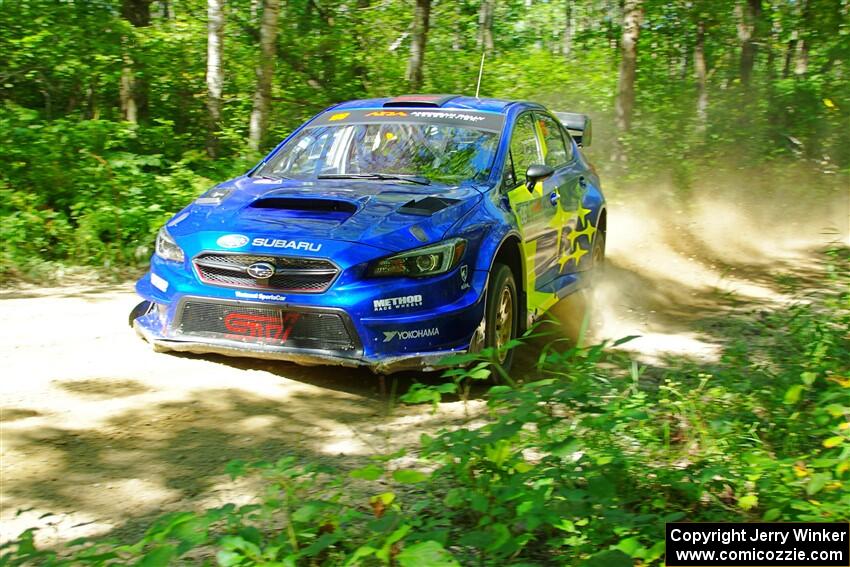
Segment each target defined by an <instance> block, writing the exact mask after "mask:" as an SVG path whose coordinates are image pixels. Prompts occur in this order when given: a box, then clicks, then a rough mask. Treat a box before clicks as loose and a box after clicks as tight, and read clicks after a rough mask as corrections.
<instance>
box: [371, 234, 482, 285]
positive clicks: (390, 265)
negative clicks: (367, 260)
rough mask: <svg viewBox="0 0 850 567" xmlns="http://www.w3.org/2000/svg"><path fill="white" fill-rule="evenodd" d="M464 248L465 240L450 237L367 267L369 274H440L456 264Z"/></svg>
mask: <svg viewBox="0 0 850 567" xmlns="http://www.w3.org/2000/svg"><path fill="white" fill-rule="evenodd" d="M464 250H466V240H464V239H462V238H452V239H451V240H446V241H445V242H441V243H440V244H434V245H431V246H425V247H424V248H417V249H415V250H410V251H409V252H402V253H401V254H396V255H394V256H389V257H387V258H383V259H381V260H378V261H377V262H374V263H373V264H372V265H371V266H370V267H369V275H370V276H410V277H417V276H433V275H436V274H442V273H445V272H448V271H449V270H451V269H452V268H454V267H455V266H457V263H458V262H459V261H460V258H461V256H463V252H464Z"/></svg>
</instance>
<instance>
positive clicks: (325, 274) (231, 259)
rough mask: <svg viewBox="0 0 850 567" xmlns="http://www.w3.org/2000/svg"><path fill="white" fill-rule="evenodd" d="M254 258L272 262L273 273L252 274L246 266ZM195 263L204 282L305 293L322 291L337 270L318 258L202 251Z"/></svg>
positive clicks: (326, 287) (256, 260)
mask: <svg viewBox="0 0 850 567" xmlns="http://www.w3.org/2000/svg"><path fill="white" fill-rule="evenodd" d="M257 262H267V263H269V264H271V265H273V266H274V267H275V273H274V275H272V276H271V277H269V278H265V279H257V278H253V277H251V275H249V274H248V267H249V266H250V265H251V264H255V263H257ZM194 264H195V269H196V270H198V275H199V276H200V278H201V280H202V281H204V282H205V283H209V284H213V285H220V286H224V287H243V288H254V289H258V288H259V289H273V290H278V291H297V292H304V293H321V292H323V291H325V290H326V289H328V288H329V287H330V285H331V284H332V283H333V281H334V279H336V277H337V275H338V274H339V268H337V267H336V265H334V264H333V263H332V262H330V261H328V260H323V259H320V258H298V257H290V256H265V255H260V254H216V253H205V254H201V255H199V256H198V257H196V258H195V259H194Z"/></svg>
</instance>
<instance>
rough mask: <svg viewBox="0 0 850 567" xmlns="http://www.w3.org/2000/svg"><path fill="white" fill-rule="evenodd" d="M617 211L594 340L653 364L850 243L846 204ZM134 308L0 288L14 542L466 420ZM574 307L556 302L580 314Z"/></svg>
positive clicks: (138, 517)
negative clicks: (178, 332) (241, 465)
mask: <svg viewBox="0 0 850 567" xmlns="http://www.w3.org/2000/svg"><path fill="white" fill-rule="evenodd" d="M745 195H746V194H745ZM777 203H778V204H777ZM610 205H611V207H610V218H609V227H610V228H609V236H608V243H609V259H610V262H609V269H608V275H607V278H606V280H605V281H604V282H602V284H601V285H600V286H599V288H598V289H597V291H596V293H595V298H594V299H595V301H594V305H595V306H596V307H595V314H594V318H595V319H594V320H595V325H594V329H595V330H594V333H595V335H596V338H604V337H612V338H617V337H621V336H624V335H628V334H639V335H641V338H640V339H638V340H636V341H634V342H632V343H629V345H628V348H629V349H631V350H633V351H634V352H635V356H636V357H637V358H639V359H640V360H641V361H643V362H645V363H651V364H655V363H660V362H659V361H661V360H663V357H664V356H665V355H667V354H676V355H683V356H694V357H701V358H712V357H716V356H717V355H718V353H719V350H720V348H721V345H722V344H723V341H724V337H718V336H714V335H713V334H712V330H711V329H712V327H711V325H710V321H711V320H712V318H717V317H725V316H728V314H729V313H730V312H735V311H743V310H748V309H749V310H752V309H754V308H767V307H769V306H771V305H776V304H780V303H782V302H785V301H789V300H790V295H789V294H788V293H789V291H791V290H792V289H799V286H801V285H803V286H806V285H808V286H816V285H817V278H818V277H819V267H818V266H817V263H816V262H815V261H814V260H813V258H814V256H813V251H814V250H817V249H820V248H822V247H823V246H824V245H826V244H828V243H829V242H836V241H838V242H842V241H843V243H844V244H845V245H846V244H847V226H846V223H847V217H846V211H847V208H846V200H839V202H838V203H837V204H836V203H835V202H834V201H831V202H829V203H827V202H824V204H823V205H822V206H820V207H818V208H817V209H816V210H809V211H804V210H801V209H799V208H798V207H794V203H793V202H791V203H789V202H787V201H786V202H784V204H783V201H782V200H777V201H776V202H775V203H773V204H772V205H771V206H769V207H766V206H763V204H761V205H759V206H752V204H751V203H747V202H746V198H745V197H744V198H743V199H742V198H740V197H736V198H731V197H727V198H720V197H718V196H717V194H716V193H715V197H714V198H713V200H702V201H700V200H698V201H696V202H695V203H693V204H692V205H690V206H688V207H683V206H681V205H677V204H676V202H674V201H671V200H669V199H665V198H664V197H663V195H656V196H654V197H653V198H652V199H648V198H646V197H645V196H641V197H639V198H638V197H637V196H632V197H630V198H629V199H627V200H626V199H623V200H621V201H620V202H618V201H613V202H612V203H611V204H610ZM777 207H779V208H777ZM782 207H785V208H782ZM791 212H793V214H790V213H791ZM776 219H782V222H777V220H776ZM136 301H137V300H136V298H135V297H134V294H133V292H132V287H131V285H130V284H129V283H128V284H126V285H120V286H106V287H100V286H80V285H76V286H70V287H63V288H55V289H13V290H6V291H0V345H2V346H0V364H1V366H0V368H2V374H3V378H2V380H0V407H2V416H1V417H2V447H0V450H1V451H2V454H0V458H2V464H0V474H2V479H0V480H2V495H0V507H2V511H0V526H1V527H0V539H2V540H7V539H9V538H11V537H14V536H16V535H17V534H18V533H19V532H20V531H21V530H23V529H24V528H27V527H32V526H41V527H46V528H47V529H45V530H43V531H42V532H41V536H40V538H41V540H42V541H44V542H51V541H58V540H67V539H70V538H74V537H79V536H82V535H93V534H103V533H108V532H111V533H113V534H115V535H118V536H120V535H122V534H127V533H130V532H132V533H135V532H137V531H138V530H139V529H140V526H142V525H143V524H144V521H145V519H146V518H150V517H151V516H153V515H157V514H159V513H160V512H161V511H163V510H170V509H175V508H187V507H192V506H200V505H207V504H209V505H216V504H221V503H223V502H225V501H240V500H242V501H244V500H247V499H250V498H251V495H252V491H251V487H250V486H246V485H244V484H239V483H233V482H231V481H229V480H228V479H227V477H226V476H224V475H223V471H224V465H225V463H226V462H227V461H229V460H231V459H235V458H243V459H259V458H262V459H267V460H273V459H275V458H277V457H279V456H281V455H284V454H294V455H298V456H300V457H303V458H305V459H322V460H325V461H327V462H329V463H331V464H337V465H341V466H343V467H350V466H355V465H357V464H358V462H359V459H360V460H362V459H363V458H364V457H363V456H364V455H367V454H369V453H373V452H377V451H384V450H389V449H391V448H393V447H398V446H400V445H414V444H415V443H416V440H417V439H418V437H419V435H420V433H421V432H423V431H431V430H435V429H437V428H438V427H440V426H442V425H444V424H446V423H447V422H450V421H452V420H455V419H462V417H463V408H462V406H461V404H459V403H448V404H443V405H442V407H441V408H440V411H439V412H438V413H436V414H431V413H430V411H429V408H426V407H414V408H410V407H399V406H396V407H394V408H392V411H388V401H387V398H386V397H382V396H381V393H380V390H379V383H378V380H377V378H376V377H375V376H374V375H372V374H371V373H369V372H368V371H358V370H350V369H339V368H322V367H314V368H305V367H299V366H295V365H291V364H284V363H277V362H267V361H254V360H249V359H230V358H225V357H219V356H193V355H173V354H156V353H154V352H153V351H152V350H151V349H150V347H149V346H148V345H146V344H145V343H144V342H142V341H141V340H139V339H138V338H137V337H136V336H135V334H134V333H133V332H132V331H131V330H130V329H129V328H128V327H127V324H126V316H127V313H128V312H129V310H130V308H131V307H132V306H133V305H134V304H135V303H136ZM576 305H577V304H576V303H575V302H571V303H566V304H563V305H560V306H559V309H558V311H559V312H560V313H561V314H562V315H563V316H564V317H566V318H572V319H573V320H576V318H577V317H578V315H577V313H580V312H581V309H580V307H579V308H577V307H576ZM414 378H415V377H412V376H411V375H402V376H400V377H398V378H397V380H398V383H397V386H398V390H399V391H403V390H404V388H406V387H407V386H409V384H410V383H411V382H412V380H413V379H414ZM437 379H438V378H436V377H431V378H428V380H437ZM480 403H481V402H480V401H474V402H473V411H474V410H475V407H476V404H480ZM21 510H23V512H19V511H21Z"/></svg>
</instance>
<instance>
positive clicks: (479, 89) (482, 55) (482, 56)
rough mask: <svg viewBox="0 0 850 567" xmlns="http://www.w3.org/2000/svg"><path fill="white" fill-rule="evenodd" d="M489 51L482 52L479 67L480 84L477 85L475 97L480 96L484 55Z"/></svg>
mask: <svg viewBox="0 0 850 567" xmlns="http://www.w3.org/2000/svg"><path fill="white" fill-rule="evenodd" d="M486 53H487V51H482V52H481V66H480V67H479V68H478V85H476V87H475V98H479V97H478V93H479V92H481V76H482V75H484V55H485V54H486Z"/></svg>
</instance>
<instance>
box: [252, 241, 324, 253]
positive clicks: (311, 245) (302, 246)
mask: <svg viewBox="0 0 850 567" xmlns="http://www.w3.org/2000/svg"><path fill="white" fill-rule="evenodd" d="M251 244H253V245H254V246H262V247H263V248H289V249H292V250H308V251H310V252H318V251H319V250H321V249H322V245H321V244H316V243H315V242H304V241H296V240H284V239H282V238H255V239H254V240H252V241H251Z"/></svg>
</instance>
